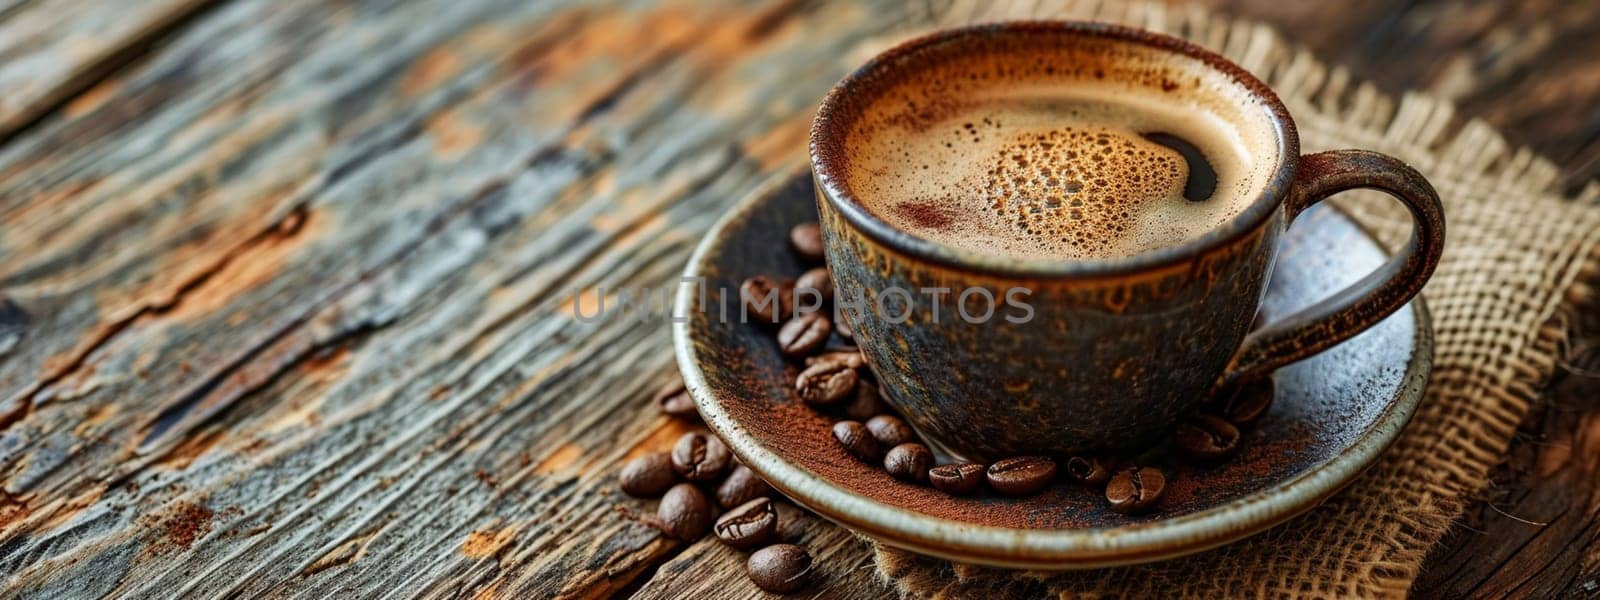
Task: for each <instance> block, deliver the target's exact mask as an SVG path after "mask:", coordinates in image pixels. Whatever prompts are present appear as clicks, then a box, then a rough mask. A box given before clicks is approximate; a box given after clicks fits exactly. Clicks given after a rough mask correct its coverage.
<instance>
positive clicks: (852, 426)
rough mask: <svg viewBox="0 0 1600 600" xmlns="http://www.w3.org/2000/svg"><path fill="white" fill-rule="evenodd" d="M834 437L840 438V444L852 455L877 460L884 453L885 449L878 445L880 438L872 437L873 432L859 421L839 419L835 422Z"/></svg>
mask: <svg viewBox="0 0 1600 600" xmlns="http://www.w3.org/2000/svg"><path fill="white" fill-rule="evenodd" d="M833 439H836V440H839V445H841V446H844V449H845V451H847V452H849V453H850V454H851V456H854V457H856V458H859V459H861V460H864V461H867V462H869V463H870V462H875V461H877V460H878V457H879V456H881V455H882V453H883V450H882V449H880V448H879V447H878V440H876V439H874V438H873V437H872V432H871V431H870V430H868V429H867V426H866V425H862V424H861V423H859V422H857V421H839V422H838V423H834V424H833Z"/></svg>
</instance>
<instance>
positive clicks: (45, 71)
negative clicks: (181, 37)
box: [0, 0, 211, 140]
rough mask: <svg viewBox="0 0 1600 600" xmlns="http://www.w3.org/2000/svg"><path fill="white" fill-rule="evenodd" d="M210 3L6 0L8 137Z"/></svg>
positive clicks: (1, 47) (4, 127) (3, 76)
mask: <svg viewBox="0 0 1600 600" xmlns="http://www.w3.org/2000/svg"><path fill="white" fill-rule="evenodd" d="M210 1H211V0H140V1H138V2H105V1H97V0H10V1H7V2H0V90H4V93H0V140H3V139H5V138H6V137H7V135H8V134H10V133H11V132H12V131H14V130H16V129H17V128H18V127H21V126H22V125H24V124H26V123H27V122H29V121H30V120H32V119H34V118H36V117H38V116H39V115H41V114H43V113H44V112H45V111H47V110H50V109H51V108H53V107H54V106H55V105H56V104H57V103H59V102H61V101H63V100H66V99H67V98H70V97H72V96H74V95H76V94H77V93H79V92H81V91H83V88H84V86H85V85H87V84H89V83H91V82H92V81H94V80H95V79H98V78H100V77H101V76H102V75H104V74H106V73H107V72H108V71H109V70H111V69H114V68H116V67H117V66H119V65H121V64H123V63H125V62H126V61H127V60H130V59H132V58H133V57H134V55H136V54H138V53H139V52H141V51H142V46H143V45H144V44H145V43H146V42H148V41H150V40H151V39H153V38H155V37H158V36H159V35H160V34H162V33H163V32H165V31H167V30H168V29H169V28H171V27H173V26H174V25H176V24H178V23H180V22H181V21H182V20H183V19H184V18H185V17H187V16H189V15H191V14H193V13H194V12H195V11H198V10H199V9H200V8H202V7H203V6H205V5H206V4H207V3H208V2H210Z"/></svg>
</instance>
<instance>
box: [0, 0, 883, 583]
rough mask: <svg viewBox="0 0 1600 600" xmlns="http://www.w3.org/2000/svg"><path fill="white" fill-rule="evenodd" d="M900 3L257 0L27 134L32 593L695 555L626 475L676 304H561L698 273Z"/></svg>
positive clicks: (11, 540)
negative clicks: (849, 59)
mask: <svg viewBox="0 0 1600 600" xmlns="http://www.w3.org/2000/svg"><path fill="white" fill-rule="evenodd" d="M894 18H896V14H895V12H894V11H877V12H868V11H862V10H860V9H859V8H855V7H851V6H847V5H830V6H792V5H777V6H771V7H759V8H747V7H719V6H703V5H699V4H694V5H685V6H667V7H652V8H619V7H612V6H605V5H600V4H595V3H584V4H583V5H582V6H570V7H566V6H558V5H553V4H529V3H525V2H513V1H509V0H507V1H504V2H495V1H483V2H466V3H463V2H459V1H452V2H414V3H394V4H392V5H390V4H388V3H379V2H360V3H356V2H347V3H337V2H336V3H327V2H320V1H318V2H312V1H309V0H308V1H304V2H234V3H230V4H228V5H226V6H223V7H221V8H220V9H218V10H216V11H214V12H212V13H209V14H207V15H206V16H205V17H204V18H203V19H201V20H199V21H197V22H196V23H195V24H194V25H193V26H192V27H190V28H188V29H186V30H185V31H183V32H181V33H180V34H178V35H177V36H176V37H175V38H174V39H173V40H172V41H171V42H170V44H168V45H166V46H165V47H164V48H163V49H162V50H161V51H160V52H159V53H158V54H157V55H155V56H152V57H151V59H150V60H149V61H148V62H146V63H144V64H141V65H139V66H138V67H137V68H135V69H133V70H131V71H129V72H127V73H123V74H119V75H118V76H117V77H115V78H112V79H110V80H107V81H106V82H104V83H101V84H99V85H100V86H108V87H109V88H111V89H115V90H116V91H115V93H114V97H115V99H116V101H115V102H110V101H108V102H105V103H103V104H100V105H98V106H93V107H89V108H87V109H85V110H83V111H81V112H80V111H68V112H63V113H61V114H59V115H53V116H51V117H50V118H47V119H46V120H45V121H43V122H41V123H40V124H38V125H37V126H35V127H32V128H30V129H29V130H27V131H26V132H24V133H23V134H22V135H20V136H18V137H17V138H16V139H14V140H12V142H11V143H10V144H8V145H7V146H6V147H5V149H4V151H3V154H0V198H4V202H3V203H0V219H3V221H4V224H5V234H4V238H3V239H0V253H3V255H4V256H5V257H6V260H5V261H4V262H3V267H0V285H3V289H4V296H5V298H6V302H7V303H8V306H9V307H14V310H12V309H10V308H8V311H7V312H8V314H10V315H13V316H10V317H8V319H9V320H10V321H12V322H15V323H17V324H18V325H17V326H16V327H15V328H14V329H15V331H14V332H13V333H12V334H11V336H12V338H13V341H12V342H11V343H10V344H9V347H8V349H7V354H6V360H5V362H4V363H3V366H0V394H4V397H5V398H6V400H7V402H8V403H9V405H10V407H11V408H10V410H9V411H8V415H9V416H8V417H7V419H6V420H7V425H8V427H7V428H6V429H5V432H4V434H3V435H0V469H3V470H4V471H3V472H4V474H5V486H4V491H5V495H4V504H5V506H4V507H3V509H0V514H3V515H4V517H3V526H4V529H3V538H4V541H3V542H0V572H4V573H7V574H8V575H9V576H8V577H7V578H6V580H5V581H4V588H5V591H0V595H4V596H11V595H31V596H41V597H50V596H53V595H57V594H67V593H70V594H76V595H91V596H93V595H103V594H113V595H134V596H138V595H146V594H151V593H155V592H158V591H159V592H162V593H169V592H170V593H183V594H190V595H195V596H233V595H238V594H261V593H266V594H273V595H286V596H298V595H308V596H322V595H325V594H326V593H328V592H329V591H330V590H335V589H340V588H356V589H365V590H386V591H388V593H392V594H397V595H411V594H423V595H454V594H457V593H463V592H468V593H475V592H485V591H492V592H495V593H496V594H497V595H503V596H509V597H528V596H533V597H547V596H553V595H571V596H584V597H588V596H604V595H607V594H609V593H612V592H615V591H617V590H620V589H624V588H627V587H629V586H630V585H633V584H634V583H635V580H636V579H637V578H639V577H642V576H645V575H647V574H649V573H650V569H651V568H652V567H654V566H655V565H657V564H659V563H660V562H662V561H664V560H666V559H667V558H668V557H670V556H671V555H672V554H673V553H675V552H678V551H679V547H678V544H676V543H675V542H670V541H668V540H665V539H663V538H662V537H661V536H660V535H659V534H657V533H656V532H655V531H654V530H653V529H651V528H649V527H647V526H644V525H641V524H640V523H638V522H637V521H636V520H634V519H631V518H628V515H627V514H625V513H624V512H621V511H619V510H618V506H619V505H622V506H632V504H631V503H627V502H623V501H619V499H618V498H617V497H615V496H614V495H613V494H612V490H613V489H614V488H615V485H616V483H615V479H614V476H613V473H614V471H615V469H616V466H617V465H618V464H619V461H621V460H622V459H624V458H625V457H627V456H628V455H629V453H630V452H635V451H639V449H642V448H654V449H660V448H662V447H664V444H667V443H670V441H671V440H672V438H673V435H672V434H673V433H675V432H674V430H672V429H670V427H669V428H667V429H663V427H668V426H667V425H665V424H664V422H663V421H662V420H661V419H659V418H658V417H656V416H655V415H654V414H653V413H652V412H650V411H648V410H642V409H644V408H646V407H647V406H648V402H649V400H648V396H649V392H650V391H651V390H650V389H649V387H651V386H652V385H658V384H660V383H661V382H662V381H664V379H663V377H664V376H666V374H667V373H669V372H670V371H671V370H672V366H671V357H670V353H669V352H668V351H667V350H666V348H667V340H666V337H667V329H666V327H665V326H664V324H663V323H633V322H630V321H624V320H606V321H601V322H598V323H583V322H580V321H578V320H577V319H574V318H573V317H572V311H571V310H570V308H564V304H565V303H567V302H568V301H569V300H570V299H571V297H572V295H573V292H574V291H575V290H585V289H599V288H600V287H604V288H605V289H617V288H620V287H624V286H628V287H657V288H659V287H661V286H664V285H666V284H668V283H670V282H671V281H672V280H673V279H674V278H675V277H676V275H677V273H678V272H679V271H680V270H681V268H682V264H683V261H684V259H685V258H686V256H687V253H688V252H689V250H690V249H691V248H692V247H693V245H694V243H695V242H696V241H698V232H701V231H704V230H705V229H706V228H707V227H709V225H710V224H711V222H712V221H713V220H714V219H715V218H716V217H717V216H718V215H720V214H721V212H722V211H723V209H724V208H725V207H726V206H728V204H729V203H731V202H732V201H734V200H735V199H736V198H737V197H738V196H740V195H741V194H742V193H743V192H744V191H745V190H747V189H749V188H750V187H751V185H752V184H753V183H754V182H755V181H756V180H758V179H759V178H761V177H762V176H763V175H764V174H765V173H767V172H769V171H771V170H773V169H775V168H776V167H778V166H779V165H781V164H793V163H794V162H796V161H798V160H801V158H802V156H803V139H804V132H805V130H806V126H807V124H808V122H809V118H810V114H809V112H810V108H811V104H812V103H813V102H814V100H815V98H816V97H818V96H819V95H820V94H821V93H822V91H823V90H825V89H826V88H827V87H828V86H829V85H831V83H832V82H833V81H834V80H836V79H837V78H838V77H839V76H840V75H841V74H842V72H843V71H844V69H845V68H847V67H848V65H847V64H846V63H845V62H844V61H841V60H838V59H837V57H836V56H835V54H834V53H835V52H836V49H837V48H839V47H849V46H850V45H852V44H854V43H855V41H856V40H857V39H859V38H861V37H863V36H865V35H867V34H868V33H870V32H876V31H879V30H881V29H883V28H884V27H886V26H887V24H888V23H889V22H891V20H892V19H894ZM820 35H826V36H828V37H827V39H829V40H831V42H830V43H827V44H815V43H813V42H814V40H815V39H816V37H817V36H820ZM795 65H802V66H801V67H796V66H795ZM64 149H65V151H63V150H64ZM834 535H835V536H837V535H838V534H834ZM819 551H821V549H819ZM855 551H856V552H857V555H856V556H857V562H859V561H860V560H861V557H864V556H865V554H863V553H862V552H864V550H862V549H860V548H859V547H856V548H855ZM741 577H742V576H741ZM744 589H750V588H748V587H746V588H744Z"/></svg>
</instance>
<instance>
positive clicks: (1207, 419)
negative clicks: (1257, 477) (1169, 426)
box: [1174, 415, 1239, 460]
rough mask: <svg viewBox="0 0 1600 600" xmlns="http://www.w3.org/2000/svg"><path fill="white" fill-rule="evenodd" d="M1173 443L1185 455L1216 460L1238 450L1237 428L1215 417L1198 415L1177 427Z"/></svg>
mask: <svg viewBox="0 0 1600 600" xmlns="http://www.w3.org/2000/svg"><path fill="white" fill-rule="evenodd" d="M1174 441H1176V442H1177V445H1178V449H1179V450H1181V451H1183V453H1184V454H1186V455H1189V456H1191V457H1194V458H1200V459H1207V460H1210V459H1217V458H1222V457H1224V456H1227V455H1229V454H1233V452H1234V451H1235V450H1238V449H1239V428H1237V427H1234V426H1233V424H1232V423H1229V422H1227V421H1225V420H1223V419H1219V418H1217V417H1213V416H1210V415H1198V416H1196V417H1194V418H1191V419H1189V420H1188V421H1185V422H1183V423H1181V424H1179V425H1178V429H1177V431H1176V432H1174Z"/></svg>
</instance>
